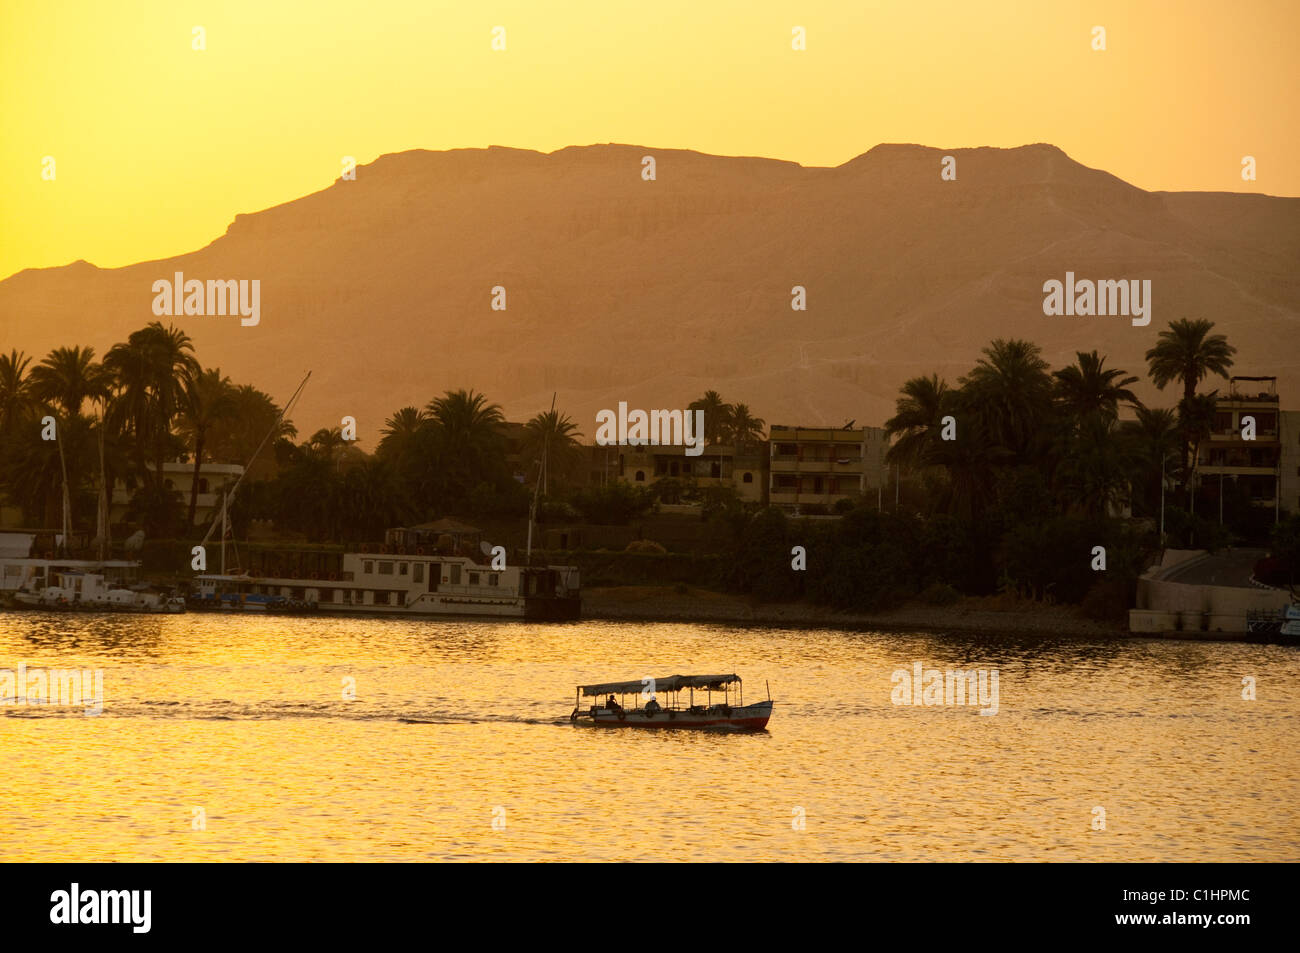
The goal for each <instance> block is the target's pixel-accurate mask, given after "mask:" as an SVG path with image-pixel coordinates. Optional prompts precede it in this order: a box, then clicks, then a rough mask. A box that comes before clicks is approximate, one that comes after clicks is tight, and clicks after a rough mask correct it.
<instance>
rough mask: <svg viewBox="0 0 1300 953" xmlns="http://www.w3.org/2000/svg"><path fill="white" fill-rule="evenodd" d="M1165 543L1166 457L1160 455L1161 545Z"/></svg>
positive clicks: (1162, 546)
mask: <svg viewBox="0 0 1300 953" xmlns="http://www.w3.org/2000/svg"><path fill="white" fill-rule="evenodd" d="M1164 545H1165V458H1164V455H1163V454H1162V455H1161V457H1160V547H1161V548H1162V549H1163V548H1164Z"/></svg>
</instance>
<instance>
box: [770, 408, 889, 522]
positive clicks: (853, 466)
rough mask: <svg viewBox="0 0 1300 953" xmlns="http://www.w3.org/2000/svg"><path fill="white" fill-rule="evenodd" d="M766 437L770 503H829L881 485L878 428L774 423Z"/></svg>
mask: <svg viewBox="0 0 1300 953" xmlns="http://www.w3.org/2000/svg"><path fill="white" fill-rule="evenodd" d="M770 437H771V441H770V446H771V468H770V472H771V477H770V484H769V489H768V494H769V499H770V501H771V503H772V505H773V506H780V507H781V508H783V509H790V510H795V511H799V510H802V509H804V508H807V507H827V508H828V507H832V506H834V505H835V504H836V503H838V502H839V501H840V500H851V499H853V498H855V497H858V496H863V495H865V494H867V493H869V492H871V491H875V490H877V489H880V488H883V487H884V485H885V483H886V482H887V480H888V474H889V468H888V467H887V466H886V464H885V452H886V450H888V448H889V435H888V434H887V433H886V432H885V431H884V430H883V429H882V428H880V427H861V428H857V429H853V430H850V429H848V428H844V429H840V430H833V429H830V428H826V427H787V426H774V427H773V428H772V432H771V435H770Z"/></svg>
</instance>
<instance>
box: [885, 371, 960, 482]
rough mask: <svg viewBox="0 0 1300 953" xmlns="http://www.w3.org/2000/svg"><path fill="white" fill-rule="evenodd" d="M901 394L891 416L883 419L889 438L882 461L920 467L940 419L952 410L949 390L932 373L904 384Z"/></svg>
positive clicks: (906, 466) (923, 462)
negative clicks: (887, 447)
mask: <svg viewBox="0 0 1300 953" xmlns="http://www.w3.org/2000/svg"><path fill="white" fill-rule="evenodd" d="M901 395H902V396H900V397H899V398H898V400H897V402H896V403H895V405H894V409H895V413H894V416H892V417H890V418H889V419H888V420H886V421H885V430H886V431H888V433H889V436H890V441H891V442H890V447H889V450H888V451H886V453H885V462H886V463H888V464H889V465H890V466H900V467H903V468H904V469H907V470H920V469H922V468H924V467H925V466H927V464H928V462H929V460H928V458H929V455H930V448H931V446H932V445H933V443H934V441H936V440H938V439H939V433H940V430H941V428H942V426H943V418H944V416H945V415H946V414H947V413H948V412H949V410H950V409H951V406H952V400H951V392H950V391H949V390H948V385H947V384H946V383H945V382H944V381H942V380H940V379H939V375H938V374H931V375H930V376H929V377H913V378H912V379H911V380H909V381H907V382H906V383H904V384H903V387H902V389H901ZM899 435H901V436H899ZM894 437H898V439H897V440H894V439H893V438H894Z"/></svg>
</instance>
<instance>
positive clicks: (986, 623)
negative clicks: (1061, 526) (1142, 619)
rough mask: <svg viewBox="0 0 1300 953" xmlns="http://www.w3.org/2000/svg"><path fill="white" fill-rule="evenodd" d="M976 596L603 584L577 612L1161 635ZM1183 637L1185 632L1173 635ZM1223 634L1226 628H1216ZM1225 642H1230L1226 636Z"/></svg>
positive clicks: (610, 616) (620, 617) (661, 618)
mask: <svg viewBox="0 0 1300 953" xmlns="http://www.w3.org/2000/svg"><path fill="white" fill-rule="evenodd" d="M978 602H979V600H970V599H964V600H962V601H961V602H959V603H955V604H953V605H950V606H934V605H926V604H923V603H908V604H906V605H904V606H901V607H900V608H898V609H892V610H889V611H887V612H877V613H856V612H837V611H835V610H833V609H829V608H825V607H823V606H815V605H809V604H807V603H802V602H782V603H754V602H751V601H750V600H749V599H748V598H746V597H744V596H736V595H729V594H726V593H719V592H713V591H711V590H707V589H696V588H688V589H687V590H686V591H685V592H681V591H680V590H679V589H677V588H676V587H674V586H602V587H599V588H594V589H584V590H583V593H582V617H583V618H584V619H602V620H611V621H641V622H701V623H708V622H725V623H745V624H758V625H778V626H788V627H791V628H871V629H880V630H883V631H891V632H903V631H909V632H910V631H920V632H963V633H979V634H1004V635H1057V636H1072V637H1083V638H1098V637H1101V638H1152V637H1155V638H1159V637H1160V636H1158V635H1153V634H1150V633H1143V634H1140V635H1135V634H1134V633H1132V632H1130V631H1129V630H1128V629H1127V628H1126V627H1124V626H1120V625H1116V624H1114V623H1110V622H1105V621H1100V620H1097V619H1088V618H1085V617H1083V616H1081V615H1079V614H1078V612H1077V610H1075V609H1074V608H1073V607H1070V606H1043V605H1035V606H1031V607H1026V608H1014V609H991V608H987V607H981V606H980V605H978ZM1178 634H1179V635H1180V636H1182V637H1184V638H1185V637H1186V635H1185V634H1184V633H1178ZM1216 634H1218V635H1222V634H1223V633H1216ZM1225 641H1227V640H1225Z"/></svg>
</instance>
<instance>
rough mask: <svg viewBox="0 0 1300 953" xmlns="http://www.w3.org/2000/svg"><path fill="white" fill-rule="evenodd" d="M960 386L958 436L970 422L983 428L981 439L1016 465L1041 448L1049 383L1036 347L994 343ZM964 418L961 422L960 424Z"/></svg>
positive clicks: (1049, 409) (1048, 414) (1047, 416)
mask: <svg viewBox="0 0 1300 953" xmlns="http://www.w3.org/2000/svg"><path fill="white" fill-rule="evenodd" d="M983 353H984V357H982V358H980V359H979V361H977V362H976V365H975V367H974V369H973V370H971V372H970V373H969V374H967V375H966V376H965V377H963V378H962V379H961V381H960V383H961V387H962V399H961V401H960V404H959V407H960V409H961V415H960V416H959V418H958V432H959V433H960V431H961V430H962V429H963V424H965V425H966V426H965V429H967V430H969V429H970V427H969V418H971V417H974V418H976V419H978V420H979V421H981V422H982V424H983V432H984V435H985V438H986V439H988V440H992V441H993V442H994V443H995V444H997V445H998V446H1001V447H1004V448H1005V449H1007V450H1008V451H1010V452H1011V453H1012V454H1013V455H1014V457H1015V459H1016V460H1017V461H1019V462H1025V461H1027V460H1028V459H1030V458H1031V457H1032V456H1033V450H1034V448H1035V445H1041V444H1043V443H1046V442H1047V440H1048V438H1049V436H1050V434H1049V430H1050V427H1049V426H1048V424H1049V421H1050V419H1051V412H1052V378H1051V376H1050V375H1049V374H1048V366H1047V362H1046V361H1044V360H1043V358H1042V356H1041V353H1040V351H1039V348H1038V345H1036V344H1031V343H1030V342H1028V341H1022V340H1015V339H1013V340H1004V339H1002V338H998V339H997V340H995V341H994V342H993V343H992V344H990V345H989V346H988V347H986V348H985V349H984V352H983ZM963 417H965V418H967V419H966V420H963V419H962V418H963Z"/></svg>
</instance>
